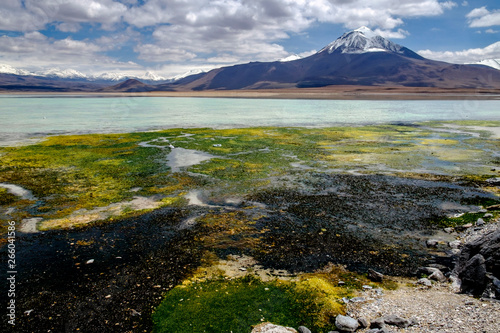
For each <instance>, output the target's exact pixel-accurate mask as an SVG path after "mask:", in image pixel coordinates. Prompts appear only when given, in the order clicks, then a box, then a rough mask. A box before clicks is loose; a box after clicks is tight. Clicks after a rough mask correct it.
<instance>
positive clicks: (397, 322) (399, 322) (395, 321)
mask: <svg viewBox="0 0 500 333" xmlns="http://www.w3.org/2000/svg"><path fill="white" fill-rule="evenodd" d="M384 323H386V324H387V325H393V326H397V327H399V328H407V327H408V326H410V321H409V320H407V319H404V318H401V317H399V316H396V315H389V316H385V317H384Z"/></svg>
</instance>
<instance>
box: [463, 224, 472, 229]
mask: <svg viewBox="0 0 500 333" xmlns="http://www.w3.org/2000/svg"><path fill="white" fill-rule="evenodd" d="M462 227H464V228H466V229H468V228H471V227H472V223H467V224H464V225H463V226H462Z"/></svg>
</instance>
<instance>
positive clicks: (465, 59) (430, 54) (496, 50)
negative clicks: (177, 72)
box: [417, 42, 500, 64]
mask: <svg viewBox="0 0 500 333" xmlns="http://www.w3.org/2000/svg"><path fill="white" fill-rule="evenodd" d="M417 53H418V54H420V55H421V56H422V57H425V58H429V59H434V60H440V61H446V62H451V63H457V64H466V63H474V62H478V61H481V60H484V59H500V42H496V43H493V44H491V45H488V46H486V47H485V48H475V49H467V50H462V51H454V52H452V51H445V52H435V51H431V50H421V51H418V52H417Z"/></svg>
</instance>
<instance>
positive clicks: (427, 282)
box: [417, 278, 432, 288]
mask: <svg viewBox="0 0 500 333" xmlns="http://www.w3.org/2000/svg"><path fill="white" fill-rule="evenodd" d="M417 284H420V285H423V286H424V287H428V288H430V287H432V282H431V280H429V279H427V278H421V279H419V280H418V281H417Z"/></svg>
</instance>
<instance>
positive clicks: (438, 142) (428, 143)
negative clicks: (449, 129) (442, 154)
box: [420, 139, 459, 146]
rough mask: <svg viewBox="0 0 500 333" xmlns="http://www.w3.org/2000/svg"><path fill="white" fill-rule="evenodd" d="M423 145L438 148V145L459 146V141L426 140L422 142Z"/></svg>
mask: <svg viewBox="0 0 500 333" xmlns="http://www.w3.org/2000/svg"><path fill="white" fill-rule="evenodd" d="M420 144H422V145H426V146H436V145H458V144H459V141H458V140H452V139H424V140H422V141H421V142H420Z"/></svg>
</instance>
